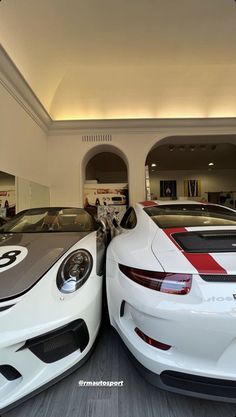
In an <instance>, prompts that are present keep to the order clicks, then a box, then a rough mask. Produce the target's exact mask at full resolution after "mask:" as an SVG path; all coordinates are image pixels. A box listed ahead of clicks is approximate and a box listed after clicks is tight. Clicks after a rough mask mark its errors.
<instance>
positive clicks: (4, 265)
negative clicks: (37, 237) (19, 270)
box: [0, 246, 28, 273]
mask: <svg viewBox="0 0 236 417" xmlns="http://www.w3.org/2000/svg"><path fill="white" fill-rule="evenodd" d="M27 254H28V250H27V249H26V248H24V247H23V246H4V247H0V273H1V272H3V271H6V270H7V269H10V268H13V266H16V265H17V264H19V263H20V262H22V261H23V259H24V258H25V257H26V256H27Z"/></svg>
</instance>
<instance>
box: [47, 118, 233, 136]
mask: <svg viewBox="0 0 236 417" xmlns="http://www.w3.org/2000/svg"><path fill="white" fill-rule="evenodd" d="M194 129H198V131H202V134H203V133H207V132H211V133H214V134H217V133H218V134H222V133H225V134H236V118H198V119H197V118H194V119H114V120H111V119H110V120H68V121H56V120H54V121H52V123H51V125H50V129H49V132H48V133H49V135H56V134H58V135H60V134H83V133H88V132H91V131H96V133H107V132H113V131H114V133H115V132H117V133H118V132H120V133H122V132H126V133H127V132H130V133H132V132H162V131H167V130H168V131H169V132H170V133H173V134H174V133H177V131H178V130H186V131H191V130H194ZM196 134H197V133H196Z"/></svg>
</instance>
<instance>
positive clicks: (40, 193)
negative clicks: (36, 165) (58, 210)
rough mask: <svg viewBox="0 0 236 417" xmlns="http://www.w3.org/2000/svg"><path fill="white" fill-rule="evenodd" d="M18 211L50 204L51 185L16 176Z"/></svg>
mask: <svg viewBox="0 0 236 417" xmlns="http://www.w3.org/2000/svg"><path fill="white" fill-rule="evenodd" d="M16 193H17V212H19V211H21V210H25V209H28V208H34V207H48V206H50V192H49V187H47V186H45V185H41V184H37V183H35V182H32V181H28V180H26V179H24V178H19V177H17V178H16Z"/></svg>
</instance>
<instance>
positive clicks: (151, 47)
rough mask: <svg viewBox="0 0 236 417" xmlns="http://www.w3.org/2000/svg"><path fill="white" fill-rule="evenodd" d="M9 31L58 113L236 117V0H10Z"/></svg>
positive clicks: (1, 32)
mask: <svg viewBox="0 0 236 417" xmlns="http://www.w3.org/2000/svg"><path fill="white" fill-rule="evenodd" d="M0 39H1V43H2V45H3V47H4V48H5V50H6V52H7V53H8V55H9V56H10V57H11V59H12V60H13V62H14V63H15V64H16V66H17V67H18V69H19V70H20V72H21V73H22V75H23V76H24V78H25V79H26V81H27V82H28V84H29V85H30V86H31V88H32V89H33V91H34V92H35V94H36V95H37V97H38V98H39V100H40V101H41V102H42V104H43V105H44V107H45V108H46V110H47V111H48V112H49V114H50V115H51V117H52V118H53V119H55V120H70V119H116V118H180V117H181V118H182V117H183V118H188V117H236V46H235V45H236V2H235V1H234V0H178V1H177V0H119V1H114V0H109V1H108V0H100V1H98V0H86V1H84V0H40V1H36V0H21V1H19V0H2V1H1V2H0Z"/></svg>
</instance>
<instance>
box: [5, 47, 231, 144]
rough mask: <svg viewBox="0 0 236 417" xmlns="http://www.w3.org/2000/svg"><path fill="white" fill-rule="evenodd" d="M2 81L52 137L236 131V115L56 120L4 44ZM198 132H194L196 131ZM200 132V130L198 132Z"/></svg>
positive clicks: (228, 132)
mask: <svg viewBox="0 0 236 417" xmlns="http://www.w3.org/2000/svg"><path fill="white" fill-rule="evenodd" d="M0 83H1V84H2V85H3V87H4V88H5V89H6V90H7V91H8V92H9V94H10V95H11V96H12V97H13V98H14V99H15V100H16V101H17V102H18V103H19V104H20V106H21V107H22V108H23V109H24V110H25V111H26V112H27V113H28V115H29V116H30V117H31V118H32V119H33V120H34V121H35V122H36V123H37V124H38V125H39V126H40V127H41V128H42V129H43V130H44V131H45V132H46V133H47V135H48V136H54V135H65V134H70V135H71V134H72V135H73V134H88V133H89V132H94V131H96V133H111V132H114V133H115V132H117V133H119V132H120V133H122V132H123V133H129V132H130V133H132V132H134V133H142V132H150V133H151V132H162V131H163V132H164V131H165V132H167V131H168V134H178V131H181V133H182V134H183V131H186V132H191V130H193V131H194V130H196V129H197V130H198V133H197V134H201V133H202V134H206V133H212V134H236V118H233V117H232V118H227V117H226V118H193V119H107V120H65V121H64V120H52V118H51V117H50V115H49V114H48V112H47V111H46V109H45V108H44V107H43V105H42V103H41V102H40V101H39V99H38V98H37V96H36V95H35V93H34V92H33V90H32V89H31V87H30V86H29V84H28V83H27V82H26V80H25V79H24V77H23V76H22V74H21V73H20V71H19V70H18V69H17V67H16V66H15V64H14V62H13V61H12V60H11V58H10V57H9V56H8V54H7V52H6V51H5V49H4V48H3V46H2V45H1V44H0ZM193 133H194V132H193ZM195 134H196V133H195Z"/></svg>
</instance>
